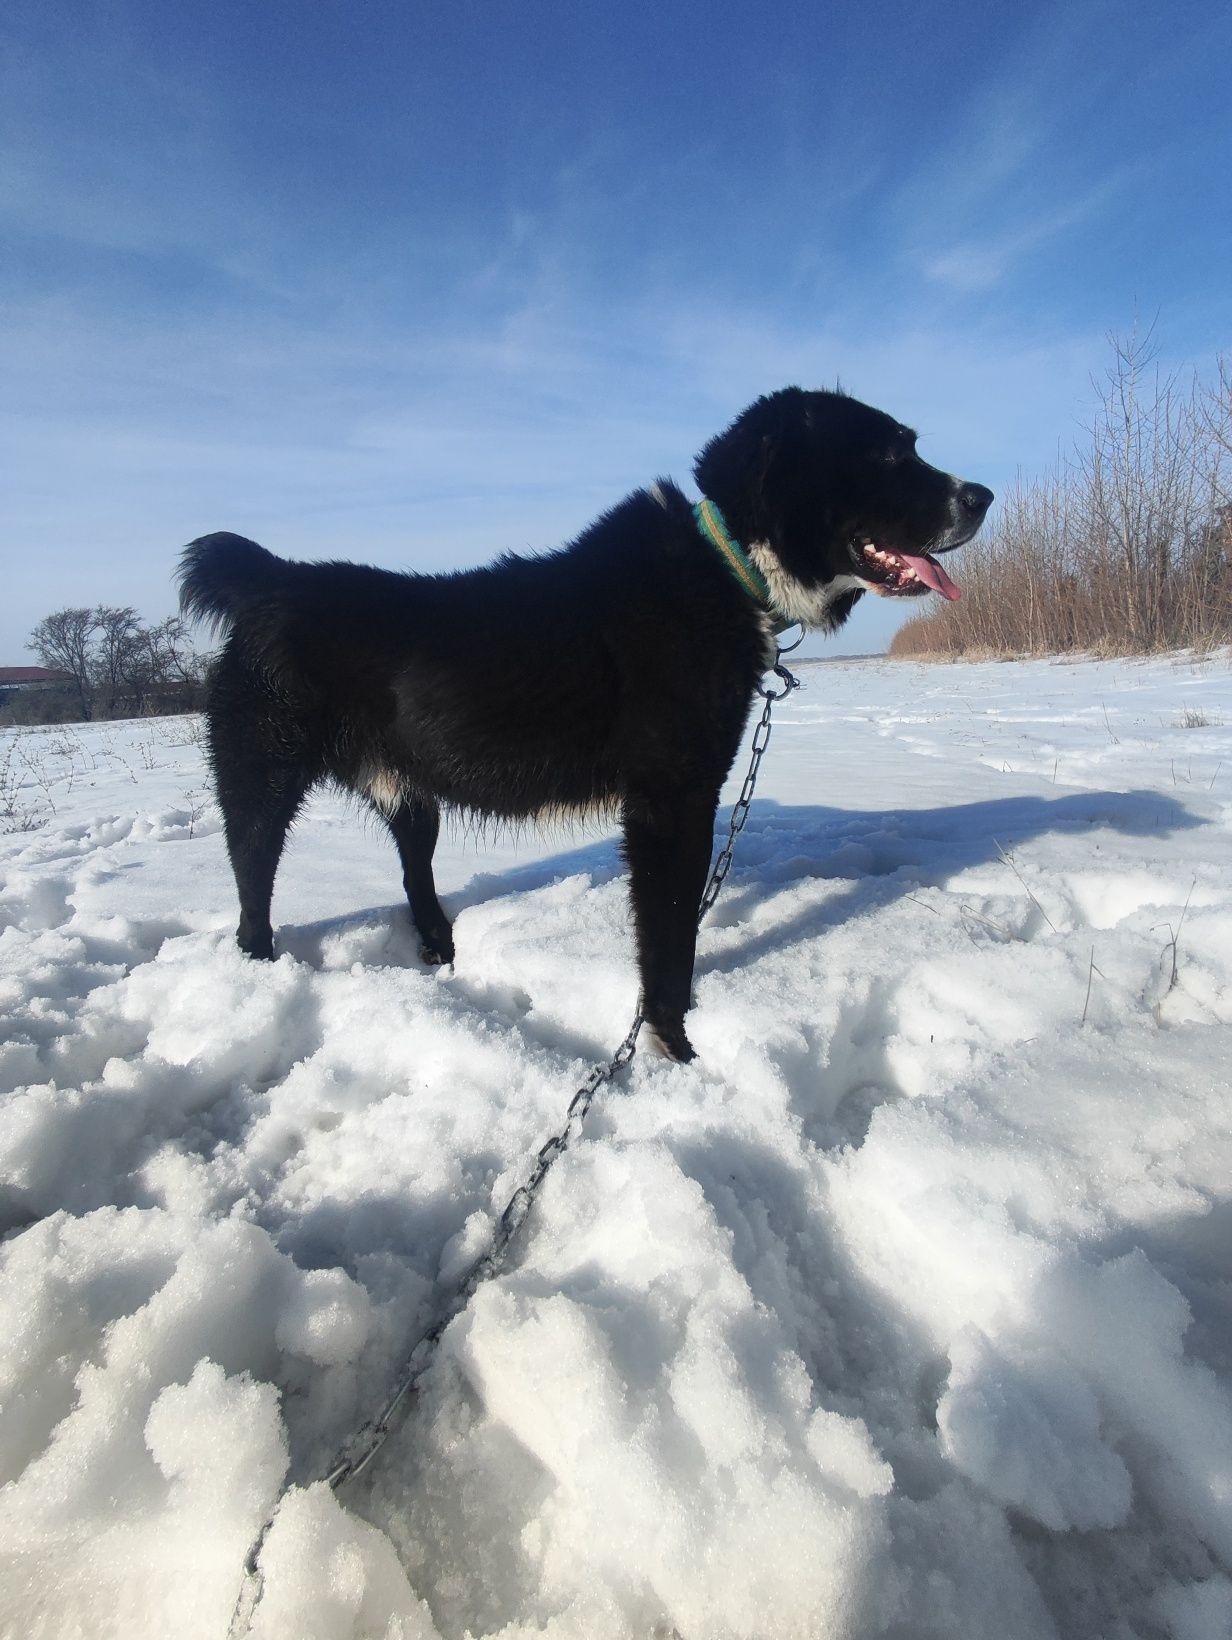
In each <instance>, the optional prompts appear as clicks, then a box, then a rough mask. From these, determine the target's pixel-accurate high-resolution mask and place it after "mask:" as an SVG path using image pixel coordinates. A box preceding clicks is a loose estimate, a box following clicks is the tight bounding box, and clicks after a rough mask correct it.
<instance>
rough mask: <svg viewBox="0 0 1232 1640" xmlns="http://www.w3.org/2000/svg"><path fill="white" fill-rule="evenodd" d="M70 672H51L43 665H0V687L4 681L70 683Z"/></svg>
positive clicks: (71, 679) (71, 678)
mask: <svg viewBox="0 0 1232 1640" xmlns="http://www.w3.org/2000/svg"><path fill="white" fill-rule="evenodd" d="M72 681H73V674H72V673H71V672H52V671H49V670H48V668H47V667H45V666H0V689H3V687H4V685H5V684H6V683H72Z"/></svg>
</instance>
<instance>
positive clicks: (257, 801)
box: [206, 648, 318, 960]
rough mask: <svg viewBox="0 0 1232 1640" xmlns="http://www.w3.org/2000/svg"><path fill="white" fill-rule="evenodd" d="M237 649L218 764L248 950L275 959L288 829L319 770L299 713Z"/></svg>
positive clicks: (228, 663) (223, 696)
mask: <svg viewBox="0 0 1232 1640" xmlns="http://www.w3.org/2000/svg"><path fill="white" fill-rule="evenodd" d="M279 706H280V703H279V701H278V699H277V697H276V696H275V695H274V694H273V692H272V691H271V690H270V689H269V687H268V686H267V685H266V684H265V683H264V682H263V681H262V680H261V679H260V678H257V677H254V676H253V675H251V674H250V673H249V672H248V671H247V669H246V668H245V666H244V665H243V662H242V660H241V659H240V658H239V657H238V656H237V655H236V654H235V653H234V651H233V650H232V649H230V648H228V649H227V650H224V652H223V654H222V656H221V658H220V660H219V663H218V666H217V667H216V669H215V672H214V676H213V678H212V680H211V692H210V700H209V703H208V706H207V709H206V711H207V720H208V725H209V747H210V762H211V764H212V765H213V769H214V785H215V789H216V791H217V794H218V806H219V808H220V809H221V810H222V819H223V829H224V832H225V834H226V839H227V853H228V854H229V855H230V856H231V869H232V870H233V871H234V873H235V886H236V889H237V890H238V892H239V899H240V922H239V927H238V928H237V929H236V931H235V937H236V941H237V943H238V945H239V948H240V950H241V951H244V952H246V953H247V954H248V955H249V956H250V957H262V958H265V959H266V960H272V958H273V955H274V931H273V928H272V927H271V925H270V900H271V898H272V897H273V892H274V874H275V872H276V871H277V870H278V861H279V859H280V858H281V856H282V849H283V844H284V843H285V842H286V837H287V830H288V828H289V827H290V824H291V822H292V820H294V818H295V815H296V813H297V811H298V809H299V806H300V804H301V803H302V802H303V800H304V794H305V792H306V791H307V790H308V788H309V786H310V785H311V784H312V783H313V779H314V776H315V774H316V773H317V772H318V771H317V769H316V767H315V765H314V761H313V759H312V757H311V755H310V751H309V747H308V743H307V738H306V736H305V734H304V731H303V729H302V728H301V726H300V725H299V724H298V723H297V721H296V719H295V717H294V716H293V715H291V714H289V713H287V712H285V711H282V710H280V709H279Z"/></svg>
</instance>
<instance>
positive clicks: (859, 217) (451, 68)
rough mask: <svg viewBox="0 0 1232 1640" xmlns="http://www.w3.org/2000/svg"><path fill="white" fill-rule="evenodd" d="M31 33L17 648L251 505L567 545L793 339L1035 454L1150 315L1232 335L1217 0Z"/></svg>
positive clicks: (1171, 344)
mask: <svg viewBox="0 0 1232 1640" xmlns="http://www.w3.org/2000/svg"><path fill="white" fill-rule="evenodd" d="M0 47H2V53H0V304H2V318H3V328H4V344H3V349H2V350H0V467H2V470H3V498H2V500H0V509H2V510H0V540H2V541H3V548H2V550H3V555H4V577H3V579H4V585H5V588H6V595H5V597H4V598H3V600H0V663H8V664H14V663H21V662H23V661H26V660H28V659H29V656H28V655H27V654H26V652H25V651H24V648H23V645H24V641H25V637H26V635H27V634H28V632H29V629H30V627H31V626H32V625H33V623H34V622H35V621H36V620H38V619H39V618H40V617H41V616H42V615H44V614H46V613H47V612H48V611H49V610H51V609H54V608H57V607H60V606H61V605H63V604H69V603H73V604H75V603H95V602H108V603H132V604H135V605H136V606H137V607H138V608H139V609H141V610H142V611H143V612H144V613H146V614H147V615H149V616H150V617H158V616H160V615H162V614H164V613H167V612H168V611H169V610H170V609H171V608H172V607H173V594H172V590H171V583H170V577H171V573H172V570H173V567H174V562H175V557H176V553H177V550H178V548H179V547H180V546H181V545H182V544H183V543H184V542H185V541H187V540H189V539H190V538H191V537H193V536H195V535H198V534H201V533H203V532H204V531H207V530H211V529H219V528H230V529H236V530H239V531H241V532H242V533H244V534H248V535H252V536H254V537H255V538H256V539H258V540H260V541H262V542H263V543H264V544H265V545H267V546H269V547H270V548H271V549H273V550H275V551H278V552H282V553H284V554H286V555H288V556H304V557H313V556H324V555H331V556H332V555H337V556H349V557H355V558H359V559H365V560H368V561H370V562H375V563H381V564H385V565H388V566H390V567H399V568H410V569H439V568H449V567H455V566H460V565H468V564H474V563H480V562H483V561H484V560H486V559H488V558H490V557H491V556H493V555H494V554H495V553H496V552H498V551H500V550H503V549H505V548H508V547H514V548H532V549H534V548H541V547H547V546H553V545H556V544H558V543H559V542H560V541H562V540H564V539H567V538H568V537H570V536H571V535H573V534H574V533H576V531H577V530H579V529H580V528H581V527H582V526H583V525H585V524H586V523H587V522H588V520H589V519H590V518H591V517H593V515H594V514H595V513H596V512H598V511H599V510H600V509H602V508H603V507H605V506H608V505H610V504H611V503H612V502H613V501H615V500H617V499H618V498H619V497H620V495H621V494H623V493H624V492H625V491H627V490H628V489H630V488H632V487H634V486H635V485H637V484H640V483H644V482H647V481H648V480H649V479H650V478H652V477H654V476H655V475H656V474H658V473H667V474H670V475H672V476H674V477H676V478H678V479H680V480H682V481H686V482H687V481H688V479H689V470H690V466H691V462H692V457H693V455H694V453H695V452H696V450H697V449H698V448H699V446H700V445H701V444H702V443H703V442H704V441H705V439H706V438H708V437H709V436H710V435H711V434H712V433H713V432H715V431H717V430H718V429H719V428H720V427H722V426H723V425H725V424H726V423H727V422H728V421H729V420H730V419H731V418H732V416H733V415H734V414H735V413H736V412H738V411H739V410H740V409H741V408H742V407H743V406H744V405H745V404H746V403H747V402H749V401H750V400H751V399H752V398H754V397H756V396H757V394H759V393H761V392H764V391H768V390H770V389H773V388H775V387H779V386H782V385H784V384H786V383H788V382H801V383H803V384H804V385H806V386H828V385H832V384H833V383H834V382H835V381H836V380H839V379H841V381H842V383H843V385H844V386H845V387H847V388H848V389H849V390H850V391H852V392H854V393H855V394H856V395H857V396H859V397H861V398H864V399H867V400H869V401H870V402H872V403H874V404H879V405H880V406H881V407H882V408H884V409H887V410H890V411H891V412H892V413H893V414H895V415H897V416H899V417H901V418H902V419H904V420H906V421H909V422H911V423H912V424H913V425H915V426H916V427H918V428H919V429H920V432H921V434H922V444H921V448H922V450H923V452H924V453H925V454H926V455H927V456H928V457H929V458H930V459H932V460H934V461H935V462H936V463H937V464H938V465H940V466H943V467H947V468H949V469H951V470H954V471H958V472H961V473H962V474H963V475H964V476H966V477H970V478H974V479H978V480H981V481H983V482H985V483H988V484H991V485H992V486H993V487H994V488H999V487H1002V486H1003V485H1004V484H1005V483H1006V482H1007V481H1008V480H1009V479H1010V478H1012V476H1013V475H1014V473H1015V472H1016V471H1018V470H1020V469H1021V470H1023V471H1025V472H1027V473H1030V472H1032V471H1036V470H1038V469H1040V468H1042V467H1044V466H1045V465H1047V463H1048V462H1049V461H1050V460H1051V459H1052V458H1053V457H1054V456H1055V454H1056V452H1057V449H1058V445H1061V446H1067V445H1068V444H1069V443H1070V442H1071V441H1072V439H1073V438H1074V436H1075V434H1076V431H1077V429H1078V427H1079V426H1080V424H1081V422H1082V418H1083V416H1084V414H1086V413H1087V411H1088V409H1089V406H1090V403H1091V399H1092V394H1091V389H1090V384H1089V378H1090V375H1091V373H1092V372H1096V371H1099V370H1100V369H1101V368H1102V366H1103V364H1104V350H1105V342H1104V338H1105V335H1106V333H1107V332H1108V331H1110V330H1127V329H1128V328H1130V326H1131V325H1132V323H1133V321H1134V316H1135V313H1139V314H1141V315H1144V316H1145V317H1147V318H1148V319H1149V318H1151V317H1154V315H1155V314H1156V313H1158V315H1159V321H1158V335H1159V340H1160V344H1161V347H1162V349H1163V351H1164V355H1165V357H1166V358H1167V359H1170V360H1177V361H1186V360H1193V361H1195V362H1197V363H1199V364H1206V363H1209V362H1210V361H1211V360H1212V359H1213V357H1214V355H1215V353H1216V352H1217V351H1218V350H1220V349H1221V348H1224V349H1226V348H1228V347H1229V346H1232V301H1230V289H1232V285H1230V281H1229V278H1228V269H1229V268H1230V267H1232V210H1230V209H1229V194H1230V188H1229V176H1230V175H1232V165H1230V161H1232V99H1230V98H1229V96H1228V79H1227V73H1228V63H1229V62H1230V61H1232V8H1229V7H1228V6H1227V5H1226V4H1224V3H1222V0H1221V3H1219V4H1215V3H1202V4H1192V5H1190V4H1185V3H1184V0H1180V3H1176V4H1172V5H1170V6H1168V7H1163V6H1159V5H1150V6H1148V5H1145V4H1126V3H1120V0H1095V3H1087V0H1073V3H1068V4H1064V5H1056V6H1051V5H1035V4H1032V3H1030V0H1026V3H1018V4H1013V5H1001V4H995V3H994V4H982V5H979V6H976V5H973V4H972V5H967V4H954V5H949V6H929V5H926V4H923V5H922V4H918V3H917V4H911V5H906V4H900V3H890V0H869V3H865V4H862V5H860V6H859V7H856V6H854V5H852V6H845V7H839V6H835V5H828V4H811V5H805V4H789V3H785V0H762V4H760V5H759V6H758V7H756V8H754V7H752V6H750V5H747V4H745V5H739V6H737V5H730V4H726V3H711V4H701V3H695V0H662V3H661V4H660V5H658V6H657V7H654V8H651V7H645V8H630V7H628V6H616V5H601V4H598V3H594V4H588V3H585V0H573V3H571V4H565V3H556V0H525V3H518V4H515V3H501V0H449V3H448V4H438V3H436V0H431V3H422V4H411V3H403V4H394V3H392V0H348V3H347V4H339V3H335V0H294V3H290V0H260V3H254V0H240V3H237V0H210V3H209V4H205V3H202V0H177V3H176V4H173V5H171V4H167V3H166V0H105V3H95V0H78V3H75V4H74V5H72V6H67V5H54V4H48V3H47V0H33V3H32V0H7V4H6V6H5V8H4V12H3V19H2V21H0ZM865 605H872V606H873V607H872V608H871V609H862V610H861V612H860V613H859V615H858V616H857V618H856V619H854V620H853V621H852V623H851V624H850V625H849V627H848V628H847V630H846V633H845V635H844V636H845V641H843V642H840V643H837V644H833V645H831V646H829V652H835V651H837V650H847V651H859V650H867V649H876V648H880V647H881V646H882V645H883V644H884V642H885V641H886V638H887V636H888V633H889V631H890V629H891V628H892V626H893V624H895V618H896V616H897V615H898V613H899V611H898V610H897V609H893V608H890V607H887V606H886V605H885V604H882V603H880V602H874V601H873V600H868V599H866V600H865ZM460 637H463V638H464V635H460Z"/></svg>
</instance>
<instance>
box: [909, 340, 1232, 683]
mask: <svg viewBox="0 0 1232 1640" xmlns="http://www.w3.org/2000/svg"><path fill="white" fill-rule="evenodd" d="M1110 343H1111V347H1112V361H1111V363H1110V365H1109V368H1108V370H1107V372H1106V374H1105V376H1104V377H1103V378H1101V379H1100V380H1099V381H1097V382H1096V383H1095V388H1096V395H1097V402H1096V409H1095V414H1094V416H1093V418H1092V422H1091V426H1090V428H1089V429H1088V438H1087V440H1086V441H1085V442H1084V443H1083V444H1082V445H1081V446H1080V447H1079V448H1077V449H1076V450H1075V452H1074V454H1073V455H1072V456H1071V457H1070V459H1069V460H1067V461H1065V460H1063V461H1062V462H1061V463H1060V464H1059V465H1058V467H1057V468H1056V469H1055V470H1054V471H1053V472H1051V473H1049V474H1047V475H1045V476H1044V478H1042V479H1037V480H1034V481H1032V482H1029V483H1023V482H1022V481H1020V482H1019V483H1018V484H1017V485H1016V486H1015V487H1014V488H1013V489H1012V490H1011V492H1010V493H1009V495H1007V496H1006V497H1005V498H1004V499H1003V500H1002V502H1001V504H1000V506H999V508H998V509H997V512H996V514H995V515H994V517H993V519H992V521H991V523H990V526H989V528H988V529H987V530H985V532H984V533H983V534H982V535H981V536H979V537H977V539H976V541H975V542H973V543H972V545H971V546H969V547H968V548H966V549H964V552H963V554H962V575H961V580H962V587H963V598H962V601H961V603H957V604H949V605H947V606H946V607H945V608H944V609H943V610H940V611H938V612H937V613H936V614H933V615H925V616H919V617H917V618H916V619H915V620H912V621H908V622H907V623H906V625H905V626H904V627H902V628H901V629H900V631H899V633H898V634H897V635H896V637H895V640H894V644H893V646H892V649H891V653H893V654H897V655H905V654H920V653H925V652H930V651H931V652H937V653H942V654H970V653H973V652H980V651H994V652H998V653H1006V652H1012V653H1035V654H1040V653H1055V652H1057V651H1060V650H1075V649H1077V650H1088V651H1089V650H1096V651H1099V650H1106V651H1117V652H1119V653H1138V654H1141V653H1145V652H1148V651H1150V650H1156V649H1164V648H1175V647H1181V646H1194V647H1203V646H1206V645H1210V644H1215V643H1226V642H1228V640H1229V639H1230V638H1232V568H1230V563H1229V559H1230V554H1232V496H1230V495H1229V488H1228V476H1229V469H1230V468H1232V367H1230V366H1229V364H1228V362H1227V361H1226V360H1221V361H1219V367H1218V370H1219V373H1218V380H1217V382H1216V383H1214V384H1213V385H1205V386H1204V385H1203V384H1202V382H1201V381H1200V380H1199V379H1198V377H1197V375H1196V374H1195V373H1192V372H1191V373H1189V374H1187V375H1186V374H1182V373H1181V372H1172V373H1167V372H1164V371H1162V370H1161V369H1160V368H1159V366H1158V363H1157V361H1156V358H1155V350H1154V342H1153V338H1152V335H1151V332H1150V331H1149V330H1148V331H1146V332H1145V333H1139V332H1137V331H1135V332H1134V333H1132V334H1131V335H1130V337H1129V338H1128V339H1122V338H1118V337H1111V338H1110Z"/></svg>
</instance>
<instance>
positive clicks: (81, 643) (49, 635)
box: [26, 609, 95, 719]
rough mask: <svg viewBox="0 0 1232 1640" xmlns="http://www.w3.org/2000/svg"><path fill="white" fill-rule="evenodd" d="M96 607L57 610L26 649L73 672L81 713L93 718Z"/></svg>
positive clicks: (58, 669) (35, 632)
mask: <svg viewBox="0 0 1232 1640" xmlns="http://www.w3.org/2000/svg"><path fill="white" fill-rule="evenodd" d="M94 625H95V620H94V611H93V610H92V609H57V610H56V611H55V613H54V614H52V615H47V616H44V618H43V619H42V620H41V621H40V622H39V623H38V625H37V626H36V627H35V628H34V630H33V632H31V634H30V641H29V642H28V643H27V645H26V648H27V649H32V650H33V651H34V653H35V654H36V655H37V656H38V658H39V660H40V661H41V662H42V663H43V665H44V666H46V667H49V668H50V669H51V670H52V671H55V672H67V673H69V674H70V675H71V677H72V680H73V686H74V687H75V689H76V691H77V697H78V700H79V702H80V705H81V715H82V717H83V718H87V719H88V718H89V717H90V716H91V715H92V714H93V710H94V688H93V680H92V677H91V667H90V660H91V656H90V639H91V637H92V636H93V634H94Z"/></svg>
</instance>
